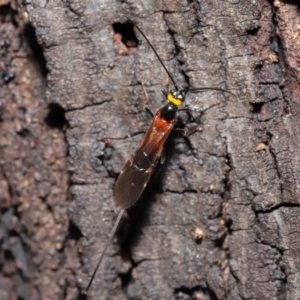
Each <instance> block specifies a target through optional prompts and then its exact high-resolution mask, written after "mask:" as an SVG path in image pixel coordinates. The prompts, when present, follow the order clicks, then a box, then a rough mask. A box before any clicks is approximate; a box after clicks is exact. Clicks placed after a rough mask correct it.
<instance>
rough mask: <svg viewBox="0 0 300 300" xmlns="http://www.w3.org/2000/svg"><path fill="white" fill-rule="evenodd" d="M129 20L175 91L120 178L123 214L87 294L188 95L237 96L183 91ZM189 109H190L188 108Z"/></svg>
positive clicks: (117, 196) (116, 193)
mask: <svg viewBox="0 0 300 300" xmlns="http://www.w3.org/2000/svg"><path fill="white" fill-rule="evenodd" d="M126 18H127V19H128V21H129V22H130V23H132V24H134V26H135V28H136V29H137V30H138V31H139V32H140V34H141V35H142V36H143V37H144V39H145V40H146V42H147V43H148V45H149V46H150V47H151V49H152V50H153V52H154V53H155V55H156V57H157V59H158V60H159V62H160V64H161V65H162V67H163V68H164V70H165V71H166V73H167V75H168V77H169V78H170V80H171V81H172V83H173V85H174V89H173V90H170V91H167V90H165V89H163V90H162V92H163V94H164V97H165V99H166V100H167V102H168V103H167V104H166V105H165V106H164V107H162V108H161V109H159V110H158V111H157V112H156V113H155V115H154V116H153V115H152V114H151V115H152V116H153V120H152V123H151V125H150V126H149V128H148V130H147V131H146V133H145V135H144V137H143V139H142V141H141V142H140V144H139V146H138V148H137V150H136V151H135V153H134V154H133V155H132V156H131V158H130V159H129V160H128V161H127V162H126V164H125V166H124V167H123V169H122V170H121V173H120V175H119V177H118V178H117V181H116V183H115V187H114V190H113V200H114V204H115V206H116V208H117V209H119V210H120V211H119V213H118V216H117V219H116V221H115V223H114V226H113V229H112V230H111V232H110V235H109V238H108V240H107V242H106V244H105V247H104V249H103V250H102V253H101V256H100V258H99V261H98V263H97V265H96V267H95V270H94V272H93V274H92V277H91V279H90V281H89V283H88V285H87V287H86V290H85V292H86V293H87V292H88V290H89V288H90V286H91V284H92V282H93V280H94V278H95V276H96V273H97V271H98V269H99V266H100V264H101V262H102V259H103V257H104V255H105V253H106V250H107V248H108V246H109V245H110V243H111V240H112V239H113V236H114V234H115V232H116V230H117V227H118V225H119V223H120V221H121V218H122V216H123V214H124V212H125V210H126V209H127V208H129V207H130V206H131V205H133V204H134V203H135V202H136V201H137V200H138V199H139V198H140V196H141V194H142V192H143V191H144V189H145V187H146V186H147V184H148V182H149V179H150V177H151V174H152V173H153V171H154V169H155V167H156V166H157V164H158V162H159V159H160V157H161V154H162V151H163V147H164V144H165V141H166V140H167V138H168V136H169V134H170V133H171V131H172V130H173V129H174V127H175V125H176V122H177V113H178V108H179V107H180V106H181V105H182V104H183V103H184V101H185V95H186V93H187V92H201V91H203V90H216V91H220V92H226V93H230V94H232V95H234V94H233V93H232V92H230V91H228V90H225V89H222V88H215V87H212V88H210V87H203V88H191V89H180V88H179V87H178V85H177V84H176V82H175V80H174V78H173V77H172V75H171V74H170V72H169V71H168V69H167V67H166V66H165V64H164V63H163V61H162V59H161V58H160V57H159V55H158V53H157V52H156V50H155V48H154V47H153V46H152V44H151V42H150V41H149V40H148V38H147V37H146V35H145V34H144V33H143V31H142V30H141V29H140V27H139V26H137V24H136V23H135V22H133V21H132V20H131V19H129V18H128V17H126ZM234 96H235V95H234ZM218 104H219V102H218V103H214V104H211V105H210V106H208V107H206V108H204V109H202V111H204V110H206V109H207V108H209V107H212V106H215V105H218ZM187 110H189V109H188V108H187ZM197 111H199V110H197Z"/></svg>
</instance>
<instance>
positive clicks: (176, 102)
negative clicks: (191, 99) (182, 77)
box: [167, 93, 183, 106]
mask: <svg viewBox="0 0 300 300" xmlns="http://www.w3.org/2000/svg"><path fill="white" fill-rule="evenodd" d="M167 100H168V101H170V102H171V103H173V104H174V105H176V106H180V105H182V104H183V100H182V99H179V98H175V97H173V95H172V93H168V94H167Z"/></svg>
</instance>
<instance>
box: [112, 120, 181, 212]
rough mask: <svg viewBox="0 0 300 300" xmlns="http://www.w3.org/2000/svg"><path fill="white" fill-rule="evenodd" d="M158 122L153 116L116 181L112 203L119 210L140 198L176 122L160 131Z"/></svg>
mask: <svg viewBox="0 0 300 300" xmlns="http://www.w3.org/2000/svg"><path fill="white" fill-rule="evenodd" d="M158 122H159V117H158V116H155V118H154V120H153V122H152V124H151V126H150V127H149V129H148V131H147V133H146V134H145V137H144V138H143V140H142V141H141V143H140V145H139V147H138V149H137V150H136V152H135V154H134V155H133V156H132V157H131V158H130V159H129V160H128V161H127V163H126V164H125V166H124V168H123V170H122V171H121V173H120V175H119V177H118V179H117V181H116V184H115V188H114V202H115V205H116V206H117V207H120V208H121V209H126V208H128V207H129V206H131V205H132V204H133V203H134V202H135V201H136V200H137V199H138V198H139V197H140V196H141V194H142V192H143V190H144V189H145V187H146V186H147V184H148V181H149V179H150V177H151V174H152V172H153V169H154V168H155V166H156V164H157V161H158V159H159V157H160V155H161V152H162V149H163V146H164V143H165V141H166V139H167V137H168V135H169V134H170V132H171V130H172V128H173V127H174V124H175V122H176V120H174V121H172V122H169V124H168V126H165V128H163V129H161V128H160V130H157V129H158V125H157V124H158Z"/></svg>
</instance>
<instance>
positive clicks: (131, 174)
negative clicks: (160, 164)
mask: <svg viewBox="0 0 300 300" xmlns="http://www.w3.org/2000/svg"><path fill="white" fill-rule="evenodd" d="M131 161H132V159H130V160H128V162H127V163H126V165H125V166H124V168H123V170H122V172H121V173H120V175H119V177H118V179H117V182H116V185H115V188H114V202H115V205H116V206H117V207H120V208H121V209H126V208H128V207H129V206H131V205H132V204H133V203H134V202H135V201H136V200H137V199H138V198H139V197H140V195H141V194H142V192H143V190H144V189H145V187H146V185H147V183H148V181H149V179H150V177H151V174H152V171H153V167H150V168H148V169H146V170H145V169H139V168H137V166H136V165H135V164H132V163H131Z"/></svg>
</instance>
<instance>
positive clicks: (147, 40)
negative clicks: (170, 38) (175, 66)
mask: <svg viewBox="0 0 300 300" xmlns="http://www.w3.org/2000/svg"><path fill="white" fill-rule="evenodd" d="M122 16H124V17H125V18H126V19H127V20H128V21H130V22H131V23H132V24H133V25H134V26H135V28H136V29H137V30H138V31H139V32H140V34H141V35H142V36H143V37H144V39H145V40H146V42H147V43H148V45H149V46H150V47H151V49H152V50H153V52H154V54H155V55H156V57H157V59H158V60H159V62H160V63H161V65H162V66H163V68H164V69H165V71H166V72H167V74H168V76H169V78H170V79H171V81H172V82H173V84H174V87H175V89H176V90H177V91H178V90H179V88H178V86H177V84H176V82H175V80H174V78H173V77H172V75H171V73H170V72H169V70H168V69H167V67H166V66H165V64H164V63H163V61H162V59H161V58H160V57H159V55H158V53H157V52H156V50H155V48H154V47H153V46H152V44H151V42H150V41H149V39H148V38H147V37H146V35H145V34H144V32H143V31H142V29H141V28H140V27H139V26H138V25H137V24H136V22H134V21H133V20H131V19H130V18H128V17H127V16H125V15H123V14H122Z"/></svg>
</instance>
